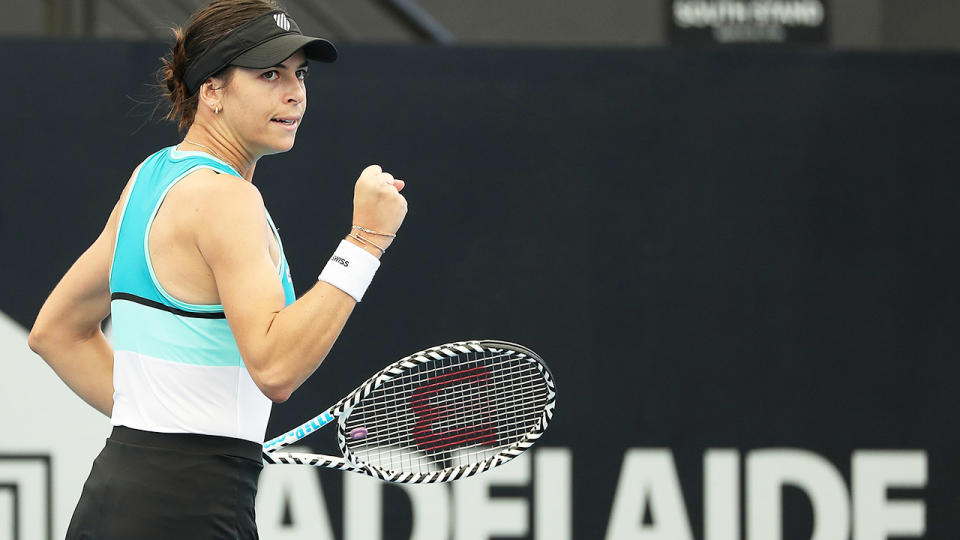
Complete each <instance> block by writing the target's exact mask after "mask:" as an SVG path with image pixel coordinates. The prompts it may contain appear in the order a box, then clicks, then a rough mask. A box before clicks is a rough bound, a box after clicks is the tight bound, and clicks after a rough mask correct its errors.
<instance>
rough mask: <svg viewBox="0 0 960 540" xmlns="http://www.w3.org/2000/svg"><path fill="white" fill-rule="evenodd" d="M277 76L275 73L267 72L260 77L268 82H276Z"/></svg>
mask: <svg viewBox="0 0 960 540" xmlns="http://www.w3.org/2000/svg"><path fill="white" fill-rule="evenodd" d="M279 76H280V74H279V73H277V72H276V71H268V72H266V73H264V74H263V75H262V77H263V78H264V79H266V80H268V81H273V80H276V78H277V77H279Z"/></svg>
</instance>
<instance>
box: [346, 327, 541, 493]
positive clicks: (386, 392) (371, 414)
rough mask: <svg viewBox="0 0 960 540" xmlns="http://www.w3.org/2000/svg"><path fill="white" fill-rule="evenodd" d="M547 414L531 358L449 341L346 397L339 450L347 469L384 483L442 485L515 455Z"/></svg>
mask: <svg viewBox="0 0 960 540" xmlns="http://www.w3.org/2000/svg"><path fill="white" fill-rule="evenodd" d="M555 408H556V384H555V382H554V379H553V374H552V373H551V372H550V369H549V368H548V367H547V365H546V363H544V361H543V359H542V358H540V356H539V355H537V354H536V353H535V352H533V351H532V350H530V349H528V348H526V347H524V346H522V345H518V344H516V343H510V342H506V341H494V340H474V341H461V342H455V343H448V344H445V345H439V346H437V347H431V348H429V349H425V350H423V351H419V352H417V353H414V354H412V355H409V356H407V357H405V358H402V359H400V360H398V361H397V362H394V363H393V364H391V365H390V366H387V367H386V368H384V369H383V370H381V371H380V372H379V373H378V374H377V375H376V376H374V377H372V378H371V379H369V380H368V381H367V382H366V383H365V384H364V385H362V386H360V387H359V388H357V389H356V390H354V392H352V393H351V394H350V395H349V396H347V398H345V399H344V409H343V412H342V414H341V415H340V416H339V418H338V421H337V423H338V435H337V442H338V444H339V446H340V450H341V451H342V452H343V455H344V457H345V459H346V460H347V461H348V462H350V463H352V464H353V465H354V466H356V467H358V468H361V469H364V470H365V471H366V472H367V474H370V475H371V476H375V477H377V478H380V479H382V480H386V481H389V482H403V483H432V482H449V481H452V480H457V479H460V478H465V477H467V476H471V475H474V474H478V473H481V472H484V471H486V470H489V469H491V468H493V467H496V466H499V465H502V464H504V463H506V462H508V461H510V460H512V459H514V458H515V457H517V456H519V455H520V454H522V453H523V452H524V451H525V450H526V449H528V448H530V447H531V446H533V444H534V442H536V440H537V439H539V438H540V436H541V435H542V434H543V432H544V430H546V428H547V426H548V425H549V423H550V421H551V419H552V418H553V413H554V409H555Z"/></svg>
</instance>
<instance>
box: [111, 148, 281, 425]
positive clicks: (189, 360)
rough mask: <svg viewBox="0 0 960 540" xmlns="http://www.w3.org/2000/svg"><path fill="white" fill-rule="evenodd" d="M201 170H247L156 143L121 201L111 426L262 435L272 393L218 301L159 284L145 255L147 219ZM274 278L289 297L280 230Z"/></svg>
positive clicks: (115, 265) (113, 279) (113, 315)
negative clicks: (263, 387) (253, 373)
mask: <svg viewBox="0 0 960 540" xmlns="http://www.w3.org/2000/svg"><path fill="white" fill-rule="evenodd" d="M199 169H212V170H214V171H216V172H218V173H220V174H228V175H232V176H236V177H237V181H238V182H242V181H244V180H243V178H242V177H241V176H240V175H239V174H238V173H237V172H236V171H235V170H234V169H233V168H232V167H230V165H228V164H227V163H225V162H223V161H221V160H219V159H217V158H215V157H213V156H211V155H209V154H206V153H203V152H186V151H179V150H177V149H176V147H169V148H164V149H163V150H160V151H159V152H157V153H155V154H153V155H152V156H150V157H149V158H147V159H146V160H145V161H144V162H143V164H141V166H140V169H139V171H138V172H137V174H136V176H135V178H134V180H133V185H132V187H131V189H130V193H129V195H128V197H127V201H126V203H125V205H124V207H123V210H122V214H121V217H120V223H119V225H118V230H117V239H116V247H115V249H114V255H113V264H112V266H111V270H110V299H111V302H110V307H111V321H112V330H113V347H114V408H113V414H112V415H111V419H112V423H113V425H124V426H127V427H131V428H134V429H141V430H146V431H155V432H161V433H200V434H206V435H220V436H226V437H234V438H240V439H246V440H251V441H254V442H257V443H260V444H262V443H263V438H264V433H265V431H266V425H267V421H268V419H269V415H270V406H271V402H270V400H269V399H267V398H266V396H264V395H263V393H262V392H261V391H260V389H259V388H258V387H257V386H256V384H255V383H254V382H253V380H252V379H251V378H250V375H249V373H248V372H247V369H246V367H245V366H244V364H243V358H241V356H240V352H239V351H238V349H237V344H236V341H235V340H234V337H233V333H232V332H231V331H230V326H229V324H228V322H227V320H226V316H225V315H224V312H223V306H222V305H219V304H217V305H200V304H190V303H186V302H183V301H181V300H178V299H177V298H175V297H173V296H172V295H171V294H169V293H168V292H167V291H166V290H164V288H163V286H162V285H161V284H160V282H159V281H158V279H157V276H156V274H155V272H154V269H153V265H152V263H151V260H150V251H149V249H148V245H147V243H148V239H149V235H150V228H151V226H152V224H153V220H154V218H155V217H156V215H157V211H158V210H159V209H160V205H161V204H162V203H163V201H164V198H165V197H166V195H167V193H169V191H170V189H171V188H173V186H175V185H176V184H177V182H179V181H180V180H182V179H183V178H185V177H186V176H187V175H189V174H190V173H192V172H194V171H197V170H199ZM265 219H266V220H267V222H268V223H269V225H270V228H271V230H273V233H274V235H275V236H276V238H277V244H278V246H279V249H280V264H279V265H278V267H277V275H278V279H280V281H281V283H282V284H283V290H284V295H285V299H286V304H287V305H290V304H291V303H293V301H294V300H295V296H294V289H293V282H292V280H291V277H290V269H289V265H288V263H287V259H286V256H285V255H284V252H283V244H282V243H281V242H280V235H279V233H278V232H277V228H276V226H275V225H274V223H273V219H272V218H271V217H270V214H269V212H267V213H265Z"/></svg>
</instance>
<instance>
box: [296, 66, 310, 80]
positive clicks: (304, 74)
mask: <svg viewBox="0 0 960 540" xmlns="http://www.w3.org/2000/svg"><path fill="white" fill-rule="evenodd" d="M309 74H310V72H309V71H307V70H305V69H298V70H297V78H298V79H300V80H301V81H302V80H304V79H306V78H307V75H309Z"/></svg>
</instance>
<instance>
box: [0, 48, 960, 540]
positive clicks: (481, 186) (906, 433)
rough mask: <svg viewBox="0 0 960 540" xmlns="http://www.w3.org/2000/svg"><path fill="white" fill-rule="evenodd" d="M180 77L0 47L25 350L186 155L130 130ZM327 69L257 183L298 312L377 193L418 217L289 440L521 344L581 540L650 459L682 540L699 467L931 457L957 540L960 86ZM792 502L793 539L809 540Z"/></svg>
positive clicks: (896, 78) (696, 510)
mask: <svg viewBox="0 0 960 540" xmlns="http://www.w3.org/2000/svg"><path fill="white" fill-rule="evenodd" d="M161 54H163V47H162V46H160V45H149V44H128V43H97V44H93V43H75V42H69V43H68V42H64V43H39V42H9V41H8V42H4V43H3V45H2V47H0V64H2V65H4V66H5V69H4V75H3V77H2V81H3V84H0V107H2V110H0V112H2V114H0V118H2V130H3V131H2V138H0V141H2V144H3V146H2V148H3V150H2V155H3V159H4V167H3V170H4V174H3V177H2V179H0V243H2V246H3V248H2V250H3V253H4V257H3V260H4V264H2V265H0V283H3V284H4V285H3V286H2V287H0V310H2V311H4V312H6V313H8V314H10V315H11V316H13V317H14V318H16V319H17V320H18V321H20V322H21V323H23V324H24V325H26V326H29V324H30V323H31V322H32V319H33V317H34V315H35V313H36V311H37V310H38V309H39V307H40V305H41V303H42V301H43V299H44V298H45V295H46V293H47V292H48V291H49V290H50V289H51V288H52V287H53V285H54V284H55V283H56V281H57V279H59V277H60V276H61V275H62V274H63V272H64V271H65V270H66V269H67V267H68V265H69V264H70V263H71V262H72V261H73V260H74V259H75V258H76V257H77V256H78V255H79V254H80V253H81V252H82V250H83V249H84V248H85V247H86V246H87V245H88V244H89V243H90V242H92V241H93V239H94V238H95V237H96V235H97V234H98V232H99V230H100V228H101V227H102V226H103V223H104V222H105V220H106V217H107V214H108V212H109V210H110V208H111V207H112V205H113V204H114V203H115V201H116V198H117V196H118V195H119V191H120V189H121V188H122V186H123V185H124V183H125V181H126V180H127V178H128V176H129V174H130V171H131V170H132V169H133V168H134V167H135V166H136V165H137V163H139V161H140V160H141V159H143V158H144V157H145V156H146V155H148V154H149V153H151V152H153V151H154V150H156V149H158V148H159V147H161V146H166V145H170V144H174V143H175V142H177V141H178V138H177V134H176V130H175V129H173V128H172V127H170V126H169V125H165V124H157V123H155V122H150V121H147V120H146V119H145V118H144V114H147V113H149V111H150V109H151V106H149V105H138V104H137V103H136V100H137V99H141V100H142V99H144V98H148V97H149V95H150V94H151V90H150V89H149V88H148V87H147V86H146V84H147V83H149V82H150V77H149V74H150V73H151V72H152V71H153V70H154V69H155V68H156V67H157V65H158V62H157V58H158V57H159V56H160V55H161ZM314 68H315V69H313V70H312V73H311V77H310V79H309V81H310V82H309V85H308V86H309V92H310V105H309V114H308V116H307V120H306V122H305V123H304V125H303V127H302V128H301V131H300V133H299V136H298V141H297V145H296V148H295V149H294V150H293V151H291V152H290V153H289V154H286V155H282V156H274V157H267V158H264V159H263V160H262V162H261V163H260V165H259V166H258V169H257V177H256V179H255V182H256V184H257V185H258V186H259V188H260V189H261V191H262V192H263V194H264V198H265V200H266V202H267V205H268V208H269V209H270V211H271V213H272V214H273V216H274V217H275V220H276V222H277V225H278V226H279V228H280V231H281V235H282V236H283V239H284V243H285V247H286V251H287V253H288V257H289V260H290V263H291V266H292V269H293V277H294V281H295V283H296V284H297V289H298V292H300V293H302V292H304V291H306V290H307V289H308V288H309V287H310V286H311V285H312V283H313V281H314V279H315V276H316V274H317V273H318V272H319V270H320V269H321V268H322V266H323V264H324V262H325V260H326V259H327V257H328V256H329V254H330V252H331V250H332V249H333V247H334V246H335V244H336V242H337V240H338V238H339V237H341V236H342V235H343V234H344V233H345V232H346V230H347V227H348V226H349V223H350V221H349V220H350V210H351V206H350V203H351V194H352V188H353V181H354V180H355V178H356V176H357V174H358V173H359V172H360V171H361V170H362V168H363V167H364V166H365V165H367V164H370V163H378V164H381V165H382V166H384V167H385V168H386V169H388V170H389V171H391V172H393V173H394V174H395V175H396V176H397V177H399V178H403V179H405V180H406V181H407V188H406V190H405V191H404V194H405V195H406V196H407V198H408V200H409V203H410V212H409V215H408V218H407V221H406V223H405V224H404V227H403V228H402V229H401V231H400V237H399V239H398V240H397V241H396V243H395V244H394V247H393V248H391V251H390V253H389V254H388V256H387V257H386V258H385V259H384V264H383V267H382V269H381V271H380V273H379V275H378V276H377V278H376V280H375V281H374V284H373V286H372V288H371V290H370V291H369V292H368V295H367V297H366V299H365V301H364V302H363V304H361V305H360V306H359V307H358V309H357V311H356V312H355V315H354V317H353V318H352V319H351V321H350V323H349V324H348V326H347V328H346V330H345V331H344V333H343V336H342V338H341V340H340V342H338V344H337V346H336V347H335V349H334V351H333V354H332V355H331V357H330V359H329V360H328V362H327V363H326V364H324V365H323V366H322V367H321V368H320V370H319V371H318V372H317V373H316V374H315V375H314V377H313V378H312V379H310V380H309V381H308V382H307V383H306V384H305V385H304V387H303V388H302V389H301V390H299V391H298V392H297V393H296V394H295V395H294V397H293V398H292V399H291V400H290V401H289V402H288V403H286V404H284V405H282V406H279V407H276V408H275V410H274V415H273V419H272V421H271V427H270V430H269V431H270V434H274V433H277V432H279V431H281V430H282V429H284V428H287V427H290V426H291V425H293V424H297V423H299V422H300V421H302V420H304V419H306V418H307V417H309V416H311V415H312V414H315V413H316V412H319V410H321V409H322V408H324V407H326V406H327V405H328V402H329V401H332V399H333V398H334V397H338V396H340V395H342V394H343V393H345V392H346V391H348V390H350V389H351V388H352V387H353V386H355V385H356V384H357V383H358V382H359V381H361V380H363V378H365V377H366V376H367V375H368V374H369V373H371V372H372V371H373V370H375V369H378V368H379V367H381V366H382V365H383V364H385V363H386V362H388V361H390V360H392V359H394V358H396V357H399V356H402V355H405V354H407V353H410V352H413V351H415V350H418V349H421V348H423V347H426V346H430V345H434V344H438V343H442V342H446V341H452V340H459V339H469V338H499V339H507V340H511V341H516V342H520V343H524V344H526V345H529V346H530V347H532V348H533V349H535V350H536V351H538V352H539V353H540V354H541V355H542V356H543V357H544V358H545V359H546V360H547V361H548V362H549V363H550V365H551V367H552V369H553V371H554V373H555V375H556V377H557V380H558V384H559V389H560V394H559V397H560V401H559V409H558V412H557V417H556V423H555V424H554V425H553V426H552V427H551V430H550V431H549V432H548V434H547V435H546V437H545V438H544V439H543V444H545V445H549V446H567V447H571V448H572V449H573V451H574V470H575V476H574V485H575V486H576V489H575V492H574V493H575V503H576V504H577V507H578V512H577V513H576V515H575V518H574V527H575V530H576V535H575V536H574V537H575V538H584V539H588V538H599V537H601V532H602V531H603V530H604V527H605V524H606V520H607V518H608V517H609V509H610V507H611V501H612V498H613V494H614V487H615V484H616V481H617V474H618V471H619V462H620V459H621V457H622V455H623V452H624V450H625V449H626V448H628V447H669V448H671V449H672V450H673V452H674V453H675V455H676V459H677V467H678V469H679V470H680V471H681V473H680V479H681V482H682V484H683V488H684V495H685V497H686V499H687V505H688V509H689V510H690V514H691V516H700V515H702V500H701V499H702V495H701V494H702V486H701V482H702V477H701V466H702V464H701V461H700V460H701V459H702V455H703V451H704V450H705V449H706V448H708V447H730V448H738V449H741V450H742V451H747V450H750V449H756V448H765V447H799V448H805V449H809V450H811V451H813V452H816V453H819V454H821V455H823V456H826V457H827V458H828V459H829V460H830V461H831V462H833V463H834V464H835V465H836V467H837V468H838V469H839V470H840V471H841V472H842V473H843V474H844V475H845V476H846V477H847V480H848V482H849V474H850V455H851V452H852V451H853V450H855V449H862V448H904V449H923V450H926V452H927V453H928V456H929V471H930V472H929V480H928V483H927V487H926V488H924V489H922V490H914V491H910V490H906V491H904V494H905V496H907V497H908V498H922V499H924V500H925V502H926V506H927V524H928V525H927V530H928V534H929V537H930V538H946V537H949V534H948V531H955V530H956V528H957V526H960V521H958V520H957V518H956V515H957V511H958V510H960V503H958V500H957V498H956V496H955V492H956V486H957V483H958V482H960V472H958V470H957V467H956V456H957V451H958V449H960V435H958V434H957V433H958V432H957V430H956V429H954V427H953V425H954V423H955V422H954V412H955V411H957V410H958V405H960V402H958V399H957V398H956V392H955V391H954V388H953V387H954V386H955V384H956V381H957V380H958V378H960V377H958V376H960V367H958V363H957V361H956V360H957V335H958V331H960V328H958V323H960V306H958V294H957V287H956V285H955V283H956V280H957V276H958V275H960V257H958V254H957V253H958V252H957V249H956V244H957V238H958V237H960V217H958V211H957V209H958V205H957V200H958V196H960V188H958V187H957V186H958V185H957V172H958V171H960V153H958V152H957V151H956V149H957V148H960V130H958V129H957V121H958V119H960V102H958V100H957V96H958V95H960V57H958V56H948V55H925V56H916V55H875V54H853V53H850V54H836V53H832V54H831V53H824V52H805V51H781V52H761V51H696V52H694V51H686V52H678V51H670V52H668V51H627V50H595V51H576V50H568V51H564V50H518V49H512V48H510V49H508V48H494V49H469V48H417V47H403V48H393V47H391V48H387V47H348V46H345V47H342V56H341V61H340V62H338V63H337V64H335V65H333V66H314ZM128 96H129V97H130V98H134V99H130V98H128ZM374 329H375V331H373V330H374ZM51 376H52V375H51ZM609 411H615V414H613V413H611V412H609ZM598 456H599V457H598ZM598 459H599V461H600V462H602V463H606V464H607V465H608V466H603V467H597V463H598ZM328 476H329V477H331V484H332V485H334V486H335V485H336V482H337V480H336V478H334V477H335V475H333V474H328V473H327V474H326V476H325V477H324V478H325V482H326V479H327V477H328ZM325 485H326V484H325ZM785 501H786V502H785V504H786V505H787V508H786V509H785V531H786V533H785V534H786V536H785V537H786V538H804V537H809V531H810V529H811V524H810V523H809V516H810V509H809V505H807V504H806V503H805V502H804V500H803V498H802V497H801V496H799V495H796V494H794V495H793V496H791V497H788V498H787V499H786V500H785ZM334 504H336V503H334ZM692 522H693V527H694V531H695V534H696V535H697V536H698V537H699V536H700V533H699V531H700V530H701V529H700V528H701V527H702V525H701V520H700V519H698V518H692Z"/></svg>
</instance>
